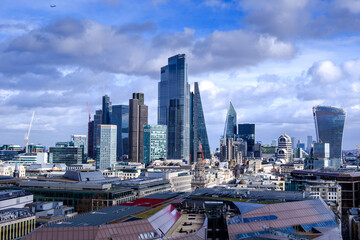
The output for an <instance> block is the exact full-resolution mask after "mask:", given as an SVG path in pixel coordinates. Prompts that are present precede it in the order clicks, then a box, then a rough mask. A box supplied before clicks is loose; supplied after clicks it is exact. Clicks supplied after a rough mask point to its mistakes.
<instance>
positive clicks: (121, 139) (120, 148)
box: [111, 105, 129, 160]
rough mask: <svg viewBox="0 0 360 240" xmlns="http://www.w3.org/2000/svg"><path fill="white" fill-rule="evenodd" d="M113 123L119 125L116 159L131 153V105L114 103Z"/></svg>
mask: <svg viewBox="0 0 360 240" xmlns="http://www.w3.org/2000/svg"><path fill="white" fill-rule="evenodd" d="M111 124H112V125H116V126H117V137H116V138H117V141H116V159H117V160H120V159H121V157H122V156H123V155H128V154H129V106H128V105H113V106H112V118H111Z"/></svg>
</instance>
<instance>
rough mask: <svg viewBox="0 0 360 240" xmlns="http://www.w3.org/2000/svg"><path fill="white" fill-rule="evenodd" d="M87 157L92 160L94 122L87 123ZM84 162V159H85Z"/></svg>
mask: <svg viewBox="0 0 360 240" xmlns="http://www.w3.org/2000/svg"><path fill="white" fill-rule="evenodd" d="M87 140H88V145H87V147H88V157H89V158H94V121H90V122H89V123H88V139H87ZM85 160H86V159H85Z"/></svg>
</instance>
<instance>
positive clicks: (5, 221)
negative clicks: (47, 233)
mask: <svg viewBox="0 0 360 240" xmlns="http://www.w3.org/2000/svg"><path fill="white" fill-rule="evenodd" d="M35 228H36V218H35V214H33V213H31V212H30V210H29V209H28V208H13V209H6V210H0V229H1V232H0V238H1V239H8V240H11V239H20V238H23V237H25V236H26V235H28V234H29V233H30V232H32V231H33V230H34V229H35Z"/></svg>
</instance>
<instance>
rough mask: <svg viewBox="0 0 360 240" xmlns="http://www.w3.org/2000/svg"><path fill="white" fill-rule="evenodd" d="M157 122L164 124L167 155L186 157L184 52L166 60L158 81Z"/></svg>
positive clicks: (187, 117) (187, 107) (187, 87)
mask: <svg viewBox="0 0 360 240" xmlns="http://www.w3.org/2000/svg"><path fill="white" fill-rule="evenodd" d="M158 124H159V125H167V129H168V135H167V145H168V147H167V157H168V158H169V159H185V160H187V161H188V160H189V157H190V85H189V83H188V78H187V63H186V56H185V54H178V55H175V56H173V57H170V58H169V59H168V65H166V66H164V67H162V68H161V80H160V82H159V84H158Z"/></svg>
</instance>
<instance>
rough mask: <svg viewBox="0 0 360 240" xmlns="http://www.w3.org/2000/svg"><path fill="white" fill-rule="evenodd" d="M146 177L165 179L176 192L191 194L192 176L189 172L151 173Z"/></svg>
mask: <svg viewBox="0 0 360 240" xmlns="http://www.w3.org/2000/svg"><path fill="white" fill-rule="evenodd" d="M146 176H148V177H150V178H163V179H167V180H169V181H170V184H171V190H172V191H174V192H190V191H191V179H192V176H191V175H190V172H189V171H187V170H180V171H162V172H161V171H149V172H147V173H146Z"/></svg>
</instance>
